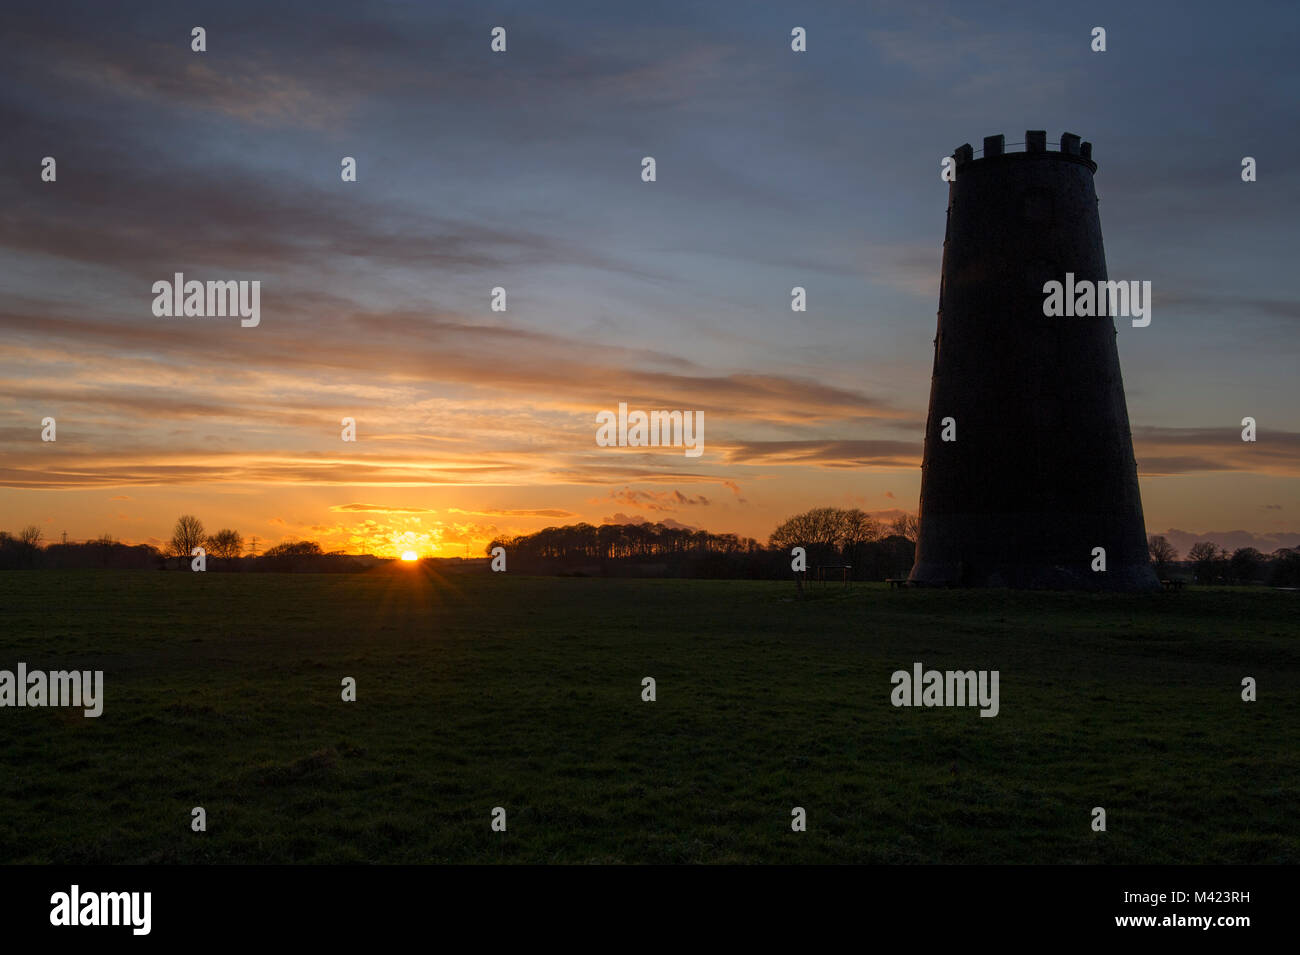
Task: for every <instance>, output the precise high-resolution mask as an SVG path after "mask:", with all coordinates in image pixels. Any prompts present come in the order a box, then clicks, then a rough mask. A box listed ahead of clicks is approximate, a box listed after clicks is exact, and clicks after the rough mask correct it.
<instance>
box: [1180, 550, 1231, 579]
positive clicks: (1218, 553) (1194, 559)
mask: <svg viewBox="0 0 1300 955" xmlns="http://www.w3.org/2000/svg"><path fill="white" fill-rule="evenodd" d="M1227 557H1228V552H1227V551H1226V550H1222V549H1220V547H1219V545H1218V544H1216V543H1214V541H1198V542H1197V543H1195V544H1193V545H1192V548H1191V550H1189V551H1188V552H1187V559H1188V560H1189V561H1191V563H1192V569H1193V572H1194V573H1195V574H1196V580H1197V582H1199V583H1202V584H1210V583H1214V580H1215V578H1216V577H1218V576H1220V570H1221V568H1222V566H1223V564H1224V562H1225V561H1226V560H1227Z"/></svg>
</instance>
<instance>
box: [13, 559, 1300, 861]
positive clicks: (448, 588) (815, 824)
mask: <svg viewBox="0 0 1300 955" xmlns="http://www.w3.org/2000/svg"><path fill="white" fill-rule="evenodd" d="M792 597H793V585H791V584H783V583H782V584H778V583H765V582H720V581H668V580H601V579H573V578H560V579H551V578H527V577H516V576H510V575H508V574H498V575H486V574H485V575H483V576H458V577H451V578H437V577H434V576H431V575H430V574H429V573H428V572H427V571H426V570H425V569H423V568H396V567H394V568H387V569H383V570H380V571H376V572H373V573H370V574H366V575H351V574H337V575H311V574H299V575H272V574H216V573H208V574H186V573H156V572H147V571H136V572H131V571H123V572H112V571H103V572H95V571H87V572H71V571H69V572H33V573H22V572H10V573H5V574H0V623H2V624H3V629H2V631H0V669H9V670H13V669H14V668H15V667H16V665H17V663H18V661H20V660H21V661H24V662H25V663H26V664H27V665H28V667H29V669H72V668H75V669H102V670H103V671H105V677H104V678H105V698H106V702H105V704H104V714H103V716H101V717H100V718H98V719H87V718H85V717H83V716H82V715H81V711H80V710H68V709H49V708H46V709H32V708H22V709H17V708H4V709H0V862H9V863H11V862H61V863H77V864H84V863H113V862H131V863H178V862H186V863H192V862H218V863H225V862H331V863H333V862H656V863H671V862H887V863H973V862H1040V863H1118V862H1129V863H1182V862H1193V863H1202V862H1207V863H1208V862H1216V863H1218V862H1226V863H1248V862H1251V863H1259V862H1262V863H1295V862H1300V821H1298V819H1300V816H1298V815H1297V812H1296V804H1297V796H1298V794H1300V792H1298V790H1300V786H1298V782H1300V643H1298V637H1300V594H1297V593H1288V592H1278V591H1268V590H1255V589H1251V590H1245V589H1211V590H1191V591H1187V592H1184V593H1181V594H1159V595H1152V596H1142V597H1136V596H1093V595H1081V594H1059V593H1012V592H992V591H985V592H972V591H907V592H890V591H888V590H885V589H883V587H880V586H866V585H857V589H854V590H851V591H838V590H826V591H820V592H818V593H817V595H816V596H815V597H814V599H810V600H804V601H795V600H793V599H791V598H792ZM915 661H920V662H922V663H924V664H925V666H926V667H927V668H930V667H934V668H937V669H963V670H964V669H996V670H999V671H1000V673H1001V681H1000V705H1001V711H1000V713H999V715H998V716H997V717H996V718H992V719H989V718H981V717H980V716H979V714H978V711H977V710H976V709H973V708H971V709H961V708H895V707H893V706H891V705H890V702H889V694H890V690H891V685H890V675H891V673H892V672H893V671H895V670H899V669H903V670H910V669H911V666H912V664H913V662H915ZM347 676H350V677H354V678H355V679H356V681H357V693H358V700H357V702H355V703H345V702H343V701H342V700H341V697H340V694H341V686H340V683H341V681H342V679H343V678H344V677H347ZM645 676H652V677H654V678H655V679H656V681H657V683H658V699H657V701H656V702H654V703H645V702H642V701H641V679H642V677H645ZM1244 676H1252V677H1255V678H1256V679H1257V680H1258V684H1259V701H1258V702H1255V703H1245V702H1242V700H1241V696H1240V694H1241V680H1242V677H1244ZM194 806H203V807H204V808H205V809H206V811H207V816H208V831H207V832H203V833H195V832H192V831H191V829H190V818H191V817H190V810H191V808H192V807H194ZM494 806H502V807H505V809H506V811H507V821H508V830H507V831H506V832H505V833H500V832H493V831H491V829H490V814H491V810H492V808H493V807H494ZM794 806H802V807H804V808H805V809H806V811H807V816H808V831H807V832H802V833H796V832H792V831H791V828H790V818H791V816H790V811H791V808H792V807H794ZM1094 806H1103V807H1105V809H1106V811H1107V828H1108V831H1107V832H1105V833H1097V832H1093V831H1092V830H1091V828H1090V822H1091V810H1092V807H1094Z"/></svg>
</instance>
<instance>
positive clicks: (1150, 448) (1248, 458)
mask: <svg viewBox="0 0 1300 955" xmlns="http://www.w3.org/2000/svg"><path fill="white" fill-rule="evenodd" d="M1133 450H1134V454H1135V456H1136V457H1137V462H1138V473H1139V474H1141V475H1143V476H1144V477H1153V476H1166V475H1173V474H1187V473H1190V472H1194V471H1245V472H1250V473H1254V474H1277V475H1287V476H1293V475H1300V432H1294V431H1278V430H1272V429H1270V430H1269V431H1267V432H1264V431H1261V432H1259V434H1258V440H1256V441H1242V440H1241V429H1240V428H1239V427H1219V428H1160V427H1149V426H1148V427H1137V428H1134V429H1133Z"/></svg>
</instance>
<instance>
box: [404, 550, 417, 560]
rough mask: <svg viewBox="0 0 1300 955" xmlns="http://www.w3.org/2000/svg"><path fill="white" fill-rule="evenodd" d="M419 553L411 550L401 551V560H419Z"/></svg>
mask: <svg viewBox="0 0 1300 955" xmlns="http://www.w3.org/2000/svg"><path fill="white" fill-rule="evenodd" d="M419 559H420V555H419V554H417V553H416V552H415V551H413V550H404V551H402V560H419Z"/></svg>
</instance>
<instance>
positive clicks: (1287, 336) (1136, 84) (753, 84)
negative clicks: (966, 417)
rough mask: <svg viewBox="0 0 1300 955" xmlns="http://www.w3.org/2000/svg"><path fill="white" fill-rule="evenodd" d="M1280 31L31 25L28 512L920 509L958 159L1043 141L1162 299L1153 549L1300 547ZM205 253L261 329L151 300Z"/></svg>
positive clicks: (553, 22) (499, 7)
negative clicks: (1253, 174) (676, 442)
mask: <svg viewBox="0 0 1300 955" xmlns="http://www.w3.org/2000/svg"><path fill="white" fill-rule="evenodd" d="M196 26H202V27H203V28H204V29H205V30H206V45H207V49H206V51H205V52H201V53H200V52H194V51H193V50H192V49H191V30H192V28H194V27H196ZM498 26H500V27H504V28H505V30H506V50H505V52H502V53H497V52H493V51H492V49H491V42H492V30H493V28H494V27H498ZM1095 26H1102V27H1104V28H1105V29H1106V31H1107V50H1106V52H1104V53H1095V52H1093V51H1092V50H1091V48H1090V47H1091V44H1092V29H1093V27H1095ZM794 27H803V28H804V29H805V30H806V31H807V51H806V52H803V53H796V52H794V51H792V50H791V45H790V38H791V30H792V29H793V28H794ZM1298 33H1300V8H1297V7H1295V6H1293V5H1287V4H1281V3H1279V4H1259V5H1254V6H1252V7H1251V8H1250V12H1249V15H1247V13H1245V12H1238V11H1237V9H1236V8H1230V7H1229V8H1225V7H1223V6H1222V5H1221V4H1211V3H1186V2H1180V3H1152V4H1142V5H1140V8H1138V5H1133V4H1129V3H1097V4H1089V5H1078V4H1071V5H1046V4H1039V3H1018V4H1013V3H969V2H954V3H928V2H914V0H905V2H897V3H894V2H887V3H819V4H806V3H799V4H794V3H791V4H780V3H776V4H753V3H710V4H699V3H688V2H682V3H677V2H656V3H654V4H640V5H633V4H611V3H607V2H606V3H539V2H530V3H504V2H478V3H475V2H470V3H441V2H440V3H437V4H431V3H369V4H357V3H349V4H343V3H331V2H326V0H313V2H310V3H298V2H280V3H276V4H274V5H271V4H264V3H261V2H238V0H222V2H219V3H192V2H185V3H180V2H178V3H174V4H156V3H139V2H118V3H113V4H103V3H65V2H57V0H52V2H46V3H43V4H40V5H27V6H25V7H24V8H23V9H21V10H14V11H7V12H6V18H5V29H4V33H3V36H2V37H0V124H2V125H0V128H2V129H3V131H4V136H3V138H2V139H0V529H7V530H10V531H11V532H12V531H16V530H18V529H19V528H20V527H22V526H24V525H27V524H36V525H38V526H40V527H41V528H42V529H43V530H44V532H45V536H46V539H47V540H55V539H59V538H60V537H61V535H62V534H63V533H65V532H66V533H67V535H68V539H69V540H84V539H88V538H94V537H98V536H100V535H104V534H107V535H110V536H112V537H114V538H117V539H119V540H123V541H126V542H130V543H154V544H161V543H163V542H164V541H165V540H166V539H167V538H168V537H169V536H170V532H171V527H172V524H173V523H174V521H175V519H176V517H177V516H178V515H180V514H182V513H192V514H195V515H197V516H199V517H200V519H201V520H202V521H203V522H204V524H205V525H206V526H207V528H208V529H209V530H210V531H215V530H216V529H218V528H222V527H233V528H235V529H237V530H239V531H240V532H242V533H243V535H244V536H245V538H252V537H254V536H256V537H257V538H258V540H259V542H261V544H262V546H263V547H265V546H266V545H269V544H273V543H278V542H280V541H285V540H294V539H312V540H317V541H320V542H321V543H322V544H323V545H324V546H325V547H326V549H344V550H348V551H349V552H354V553H358V552H366V553H375V554H381V555H385V556H388V555H392V554H396V553H400V552H402V551H405V550H408V549H415V550H417V552H419V553H420V554H422V555H427V556H464V555H466V554H468V555H470V556H479V555H481V554H482V552H483V548H484V546H485V545H486V544H487V543H488V542H489V541H490V540H491V539H492V538H493V537H496V536H498V535H503V534H507V535H508V534H519V533H527V532H531V531H534V530H538V529H541V528H542V527H546V526H550V525H557V524H565V523H575V522H577V521H589V522H592V523H597V524H598V523H602V522H622V521H640V520H654V521H664V522H666V523H671V524H675V525H677V526H689V527H696V528H707V529H708V530H710V531H714V532H716V533H728V532H730V533H737V534H741V535H745V536H753V537H756V538H759V539H760V540H765V539H766V538H767V536H768V534H769V533H770V532H771V530H772V529H773V528H774V527H775V526H776V525H777V524H778V523H779V522H780V521H781V520H783V519H784V518H786V517H788V516H790V515H792V514H795V513H798V512H800V511H803V510H806V509H808V508H810V507H816V506H840V507H859V508H862V509H864V510H867V511H869V512H872V513H874V514H877V515H879V516H881V517H883V518H889V517H891V516H896V515H898V514H900V513H903V512H915V511H916V509H917V501H918V496H919V489H920V460H921V449H922V438H923V432H924V424H925V416H926V404H927V401H928V397H929V382H930V371H931V364H932V360H933V344H932V342H933V338H934V333H935V321H936V318H935V316H936V309H937V304H938V284H939V268H940V262H941V257H942V242H943V229H944V215H945V207H946V202H947V185H946V184H945V183H944V182H942V181H941V179H940V176H939V172H940V162H941V160H942V158H943V157H944V156H946V155H949V154H951V153H952V151H953V149H954V148H955V147H957V146H959V145H961V144H962V143H966V142H969V143H973V144H974V145H976V146H977V147H978V146H979V145H980V144H981V143H982V137H984V136H986V135H991V134H995V133H1004V134H1006V136H1007V142H1008V143H1014V142H1020V141H1022V140H1023V139H1024V135H1023V133H1024V130H1026V129H1046V130H1047V131H1048V139H1049V141H1053V142H1054V141H1055V140H1057V139H1059V136H1060V133H1061V132H1062V131H1065V130H1069V131H1071V132H1074V133H1077V134H1079V135H1081V136H1083V138H1084V139H1086V140H1088V141H1090V142H1092V143H1093V144H1094V145H1093V158H1094V159H1095V160H1096V161H1097V163H1098V167H1099V168H1098V172H1097V175H1096V185H1097V192H1098V195H1099V197H1100V212H1101V221H1102V229H1103V234H1104V236H1105V243H1106V254H1107V261H1108V266H1109V273H1110V277H1111V278H1123V279H1136V280H1147V281H1151V282H1152V290H1153V291H1152V295H1153V310H1152V321H1151V324H1150V326H1148V327H1146V328H1132V327H1129V324H1128V323H1127V322H1120V323H1119V327H1118V334H1119V351H1120V359H1121V366H1122V369H1123V374H1124V381H1125V386H1126V394H1127V400H1128V408H1129V415H1130V421H1131V424H1132V428H1133V434H1134V446H1135V452H1136V457H1137V460H1138V471H1139V477H1140V483H1141V490H1142V500H1143V506H1144V510H1145V515H1146V523H1147V531H1148V533H1151V534H1155V533H1165V534H1167V535H1168V536H1169V537H1170V540H1171V541H1172V542H1173V543H1174V544H1175V546H1177V547H1179V548H1180V550H1184V551H1185V550H1186V548H1187V547H1188V546H1190V544H1191V543H1192V542H1193V541H1195V540H1197V539H1204V538H1206V537H1213V538H1214V539H1215V540H1216V541H1218V542H1219V543H1221V544H1223V545H1225V546H1229V547H1236V546H1247V545H1250V546H1257V547H1259V548H1260V549H1261V550H1264V551H1266V552H1270V551H1272V550H1274V549H1276V548H1277V547H1281V546H1296V545H1297V544H1300V519H1297V514H1298V513H1300V494H1297V482H1296V477H1297V473H1300V426H1298V425H1297V421H1296V409H1297V406H1298V405H1300V402H1298V401H1297V398H1298V397H1300V385H1297V378H1296V374H1295V368H1296V358H1297V351H1298V350H1300V336H1297V334H1296V331H1297V326H1298V325H1300V301H1298V300H1297V297H1296V294H1295V269H1294V266H1293V264H1292V258H1293V257H1294V254H1295V251H1296V249H1297V247H1298V245H1297V238H1298V235H1297V225H1296V220H1295V210H1297V209H1300V202H1298V200H1300V182H1298V181H1297V177H1296V176H1295V175H1294V174H1293V172H1292V171H1291V170H1290V169H1289V166H1288V163H1291V162H1292V161H1293V159H1294V157H1295V156H1297V155H1300V127H1298V125H1297V123H1296V122H1295V118H1296V112H1295V94H1296V91H1297V90H1300V62H1298V61H1297V60H1296V57H1295V55H1294V50H1293V44H1292V40H1293V38H1294V37H1295V36H1296V35H1297V34H1298ZM47 156H52V157H54V158H55V160H56V164H57V166H56V173H57V178H56V179H55V181H54V182H46V181H42V178H41V169H42V160H43V158H44V157H47ZM646 156H652V157H654V159H655V162H656V181H654V182H644V181H642V176H641V173H642V159H643V157H646ZM1244 156H1253V157H1255V159H1256V161H1257V164H1258V180H1257V181H1256V182H1253V183H1243V182H1242V181H1241V176H1240V170H1241V160H1242V157H1244ZM343 157H353V158H355V160H356V168H357V179H356V181H355V182H344V181H343V179H342V177H341V175H340V171H341V162H342V159H343ZM177 272H181V273H183V274H184V275H185V277H186V279H198V280H200V281H205V280H247V281H252V280H257V281H260V282H261V308H260V322H259V324H258V325H257V326H256V327H242V326H241V323H240V321H239V319H238V318H230V317H225V318H219V317H207V318H200V317H194V316H189V317H165V316H164V317H159V316H156V315H155V314H154V312H153V309H152V303H153V300H154V294H153V291H152V286H153V284H154V283H155V282H157V281H159V280H171V278H172V276H173V275H174V274H175V273H177ZM794 286H802V287H804V288H805V289H806V290H807V311H805V312H793V311H792V310H791V307H790V304H791V289H792V288H793V287H794ZM497 287H500V288H504V289H505V290H506V310H505V311H493V309H492V308H491V301H492V289H494V288H497ZM620 402H625V403H626V404H627V405H628V407H629V408H630V409H643V410H657V409H664V410H672V409H676V410H684V411H698V412H701V413H702V414H703V418H704V422H705V433H704V452H703V453H702V454H701V455H700V456H698V457H691V456H687V455H685V454H684V453H683V451H682V449H681V448H653V449H647V448H620V447H600V446H598V445H597V443H596V441H595V431H596V415H597V414H598V413H599V412H600V411H603V410H614V409H616V408H617V407H618V404H619V403H620ZM47 416H48V417H53V418H55V420H56V423H57V424H56V428H57V431H56V434H57V438H56V440H55V441H52V442H50V441H42V440H41V433H42V425H41V422H42V420H43V419H44V418H45V417H47ZM1245 416H1251V417H1254V418H1255V419H1256V421H1257V423H1258V440H1257V441H1256V442H1255V443H1253V444H1252V443H1245V442H1243V441H1242V440H1241V434H1240V432H1241V419H1242V418H1243V417H1245ZM344 417H351V418H353V419H355V422H356V436H357V440H356V441H355V442H344V441H343V440H342V438H341V434H342V427H341V421H342V419H343V418H344ZM1008 426H1014V421H1009V422H1008Z"/></svg>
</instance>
